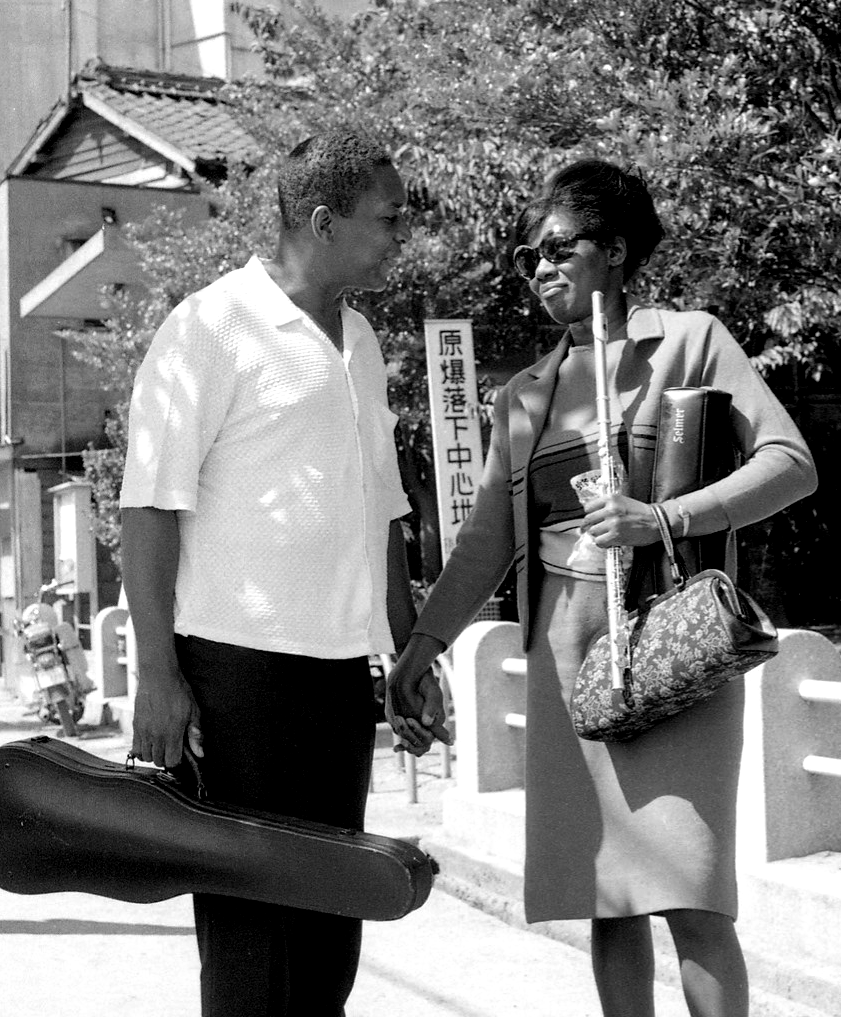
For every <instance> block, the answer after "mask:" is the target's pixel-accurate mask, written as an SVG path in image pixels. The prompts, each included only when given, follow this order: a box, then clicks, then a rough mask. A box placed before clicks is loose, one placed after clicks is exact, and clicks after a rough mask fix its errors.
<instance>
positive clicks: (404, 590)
mask: <svg viewBox="0 0 841 1017" xmlns="http://www.w3.org/2000/svg"><path fill="white" fill-rule="evenodd" d="M386 607H387V609H388V624H389V627H390V628H391V637H392V639H393V640H394V646H395V649H396V651H397V653H402V652H403V648H404V647H405V646H406V643H408V642H409V636H410V635H411V634H412V626H413V625H414V624H415V621H416V619H417V612H416V611H415V602H414V600H413V599H412V586H411V583H410V582H409V565H408V562H407V561H406V540H405V538H404V536H403V526H402V524H401V522H400V520H399V519H392V520H391V523H390V524H389V529H388V590H387V594H386Z"/></svg>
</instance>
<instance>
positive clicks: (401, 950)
mask: <svg viewBox="0 0 841 1017" xmlns="http://www.w3.org/2000/svg"><path fill="white" fill-rule="evenodd" d="M41 733H44V732H43V729H42V727H41V725H40V722H38V720H37V718H34V717H31V716H25V715H24V714H23V711H22V710H21V708H20V706H19V705H18V704H16V703H15V702H14V701H12V700H11V699H10V698H9V697H8V695H5V696H3V694H2V693H0V742H6V741H10V740H15V739H18V738H27V737H32V736H33V735H37V734H41ZM47 733H50V734H53V733H55V731H54V729H50V730H49V731H48V732H47ZM78 744H79V746H80V747H81V748H83V749H85V750H87V751H90V752H92V753H94V754H96V755H100V756H102V757H103V758H107V759H113V760H120V761H121V760H123V759H125V756H126V753H127V751H128V738H127V736H126V735H125V734H124V733H122V732H121V731H120V730H119V728H117V727H116V726H112V727H111V728H108V729H104V728H93V727H85V726H83V727H82V730H81V736H80V738H79V739H78ZM454 765H455V766H457V761H456V762H455V764H454ZM440 774H441V760H440V757H439V756H437V755H434V754H430V755H429V756H426V757H424V758H423V759H422V760H420V761H418V766H417V797H418V801H417V804H410V802H409V795H408V793H407V789H406V777H405V773H404V772H403V771H402V770H401V769H400V766H399V759H398V757H396V756H395V755H394V753H393V752H392V751H391V747H390V739H389V738H388V735H387V733H386V732H381V735H380V738H379V746H378V748H377V750H376V754H375V764H374V778H373V788H372V793H371V796H370V799H369V808H368V822H367V827H368V829H369V830H370V831H371V832H373V833H380V834H385V835H388V836H395V837H405V838H411V839H417V840H419V841H420V843H421V845H422V846H425V847H426V846H430V845H432V844H434V841H435V838H436V837H438V836H439V834H440V831H441V810H442V806H441V798H442V794H443V793H444V792H445V791H446V790H447V789H448V788H450V787H452V786H454V784H455V781H454V778H449V779H444V778H442V777H441V776H440ZM429 849H430V850H431V847H429ZM443 860H444V859H443V858H442V861H443ZM445 890H446V891H450V892H445ZM454 893H455V894H458V893H459V884H458V880H457V879H455V880H454V879H450V878H448V875H447V872H446V870H445V871H442V873H441V875H440V876H439V877H438V880H437V888H436V889H434V890H433V892H432V894H431V896H430V898H429V900H428V901H427V902H426V904H424V906H423V907H422V908H420V909H419V910H418V911H415V912H413V913H412V914H411V915H409V916H407V917H406V918H404V919H401V920H400V921H397V922H369V923H367V924H366V928H365V938H364V944H363V956H362V961H361V965H360V971H359V977H358V980H357V984H356V987H355V989H354V993H353V995H352V997H351V1001H350V1003H349V1005H348V1008H347V1017H391V1015H392V1014H397V1013H399V1014H402V1015H406V1017H444V1015H450V1017H509V1015H511V1017H515V1015H521V1014H522V1015H526V1014H527V1015H529V1017H600V1013H601V1011H600V1009H599V1006H598V1002H597V998H596V993H595V989H594V987H593V984H592V976H591V972H590V964H589V958H588V956H587V953H586V951H585V950H582V949H576V947H575V946H571V945H568V944H566V943H563V942H559V941H558V940H556V939H552V938H549V937H548V936H545V935H537V934H535V932H533V931H527V930H525V929H522V928H517V927H515V926H513V925H511V924H507V923H506V922H504V921H501V920H500V919H499V918H497V917H494V916H493V915H492V914H489V913H487V912H486V911H485V910H483V904H484V903H485V901H484V900H483V893H482V892H481V887H479V889H478V890H477V888H476V887H475V886H474V887H473V888H472V889H471V891H470V893H471V897H472V899H473V902H474V904H475V905H477V906H471V904H468V903H466V902H465V901H464V900H462V899H459V897H458V896H454V895H453V894H454ZM192 928H193V923H192V912H191V905H190V900H189V898H186V897H179V898H175V899H174V900H170V901H164V902H161V903H160V904H147V905H132V904H127V903H124V902H120V901H111V900H106V899H104V898H99V897H94V896H89V895H83V894H49V895H39V896H33V897H25V896H19V895H14V894H8V893H4V892H2V891H0V999H2V1000H3V1004H2V1006H3V1013H4V1014H9V1015H10V1017H36V1015H40V1014H42V1013H49V1014H50V1015H51V1017H115V1015H119V1017H148V1013H149V1012H150V1003H151V1009H152V1010H153V1011H154V1012H155V1013H160V1014H163V1015H165V1017H198V1014H199V1005H198V959H197V956H196V949H195V944H194V941H193V936H192ZM658 965H659V959H658ZM667 974H668V973H667ZM667 982H671V984H667ZM656 999H657V1017H686V1014H687V1011H686V1008H685V1005H684V1003H683V1000H682V994H681V993H680V991H679V989H678V988H677V987H676V985H675V983H674V978H673V974H670V975H668V977H667V979H666V981H665V982H664V981H659V982H658V984H657V986H656ZM752 1017H825V1015H819V1014H818V1013H817V1012H816V1011H814V1010H811V1009H810V1008H808V1007H805V1006H791V1005H784V1004H782V1003H780V1001H779V1000H776V999H765V998H763V997H762V995H761V994H759V995H757V996H756V998H755V999H754V1003H753V1010H752Z"/></svg>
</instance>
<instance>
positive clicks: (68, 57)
mask: <svg viewBox="0 0 841 1017" xmlns="http://www.w3.org/2000/svg"><path fill="white" fill-rule="evenodd" d="M61 9H62V10H63V11H64V57H65V66H64V71H65V73H64V98H65V101H66V102H67V103H69V102H70V82H71V81H72V80H73V0H61Z"/></svg>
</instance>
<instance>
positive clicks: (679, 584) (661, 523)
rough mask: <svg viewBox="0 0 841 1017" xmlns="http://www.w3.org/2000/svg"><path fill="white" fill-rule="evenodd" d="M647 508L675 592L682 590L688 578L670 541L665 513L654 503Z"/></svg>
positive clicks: (681, 560) (681, 561)
mask: <svg viewBox="0 0 841 1017" xmlns="http://www.w3.org/2000/svg"><path fill="white" fill-rule="evenodd" d="M648 507H649V508H650V509H651V513H652V515H653V516H654V519H655V521H656V523H657V528H658V529H659V531H660V537H661V539H662V541H663V546H664V547H665V549H666V555H667V556H668V559H669V572H670V573H671V577H672V582H673V583H674V585H675V589H676V590H682V589H683V587H684V586H685V585H686V580H687V579H688V578H689V573H688V572H687V570H686V565H684V563H683V559H682V558H681V557H680V555H679V554H678V553H677V551H675V545H674V541H673V540H672V531H671V530H670V529H669V520H668V519H667V518H666V511H665V509H664V508H663V506H662V505H660V504H659V503H658V502H654V503H653V504H651V505H649V506H648Z"/></svg>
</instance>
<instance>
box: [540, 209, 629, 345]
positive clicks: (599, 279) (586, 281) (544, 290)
mask: <svg viewBox="0 0 841 1017" xmlns="http://www.w3.org/2000/svg"><path fill="white" fill-rule="evenodd" d="M579 232H581V228H580V225H579V223H578V222H577V221H576V219H575V217H574V216H573V215H571V214H570V213H568V212H566V211H564V210H563V209H559V210H558V211H556V212H553V213H552V214H551V215H550V216H549V217H548V218H547V219H546V221H545V222H544V223H543V224H542V226H540V227H539V229H537V230H535V232H534V233H533V234H532V235H531V236H530V237H529V244H530V245H531V246H532V247H536V246H537V245H538V244H539V243H540V242H541V240H543V239H544V238H545V237H547V236H548V235H549V234H551V233H559V234H561V235H563V236H570V237H571V236H573V235H574V234H576V233H579ZM611 267H612V266H611V259H610V255H609V250H608V248H605V247H603V246H602V247H600V246H599V245H598V244H596V243H595V241H593V240H579V241H578V242H577V243H576V244H575V245H574V247H572V248H571V253H570V256H569V257H568V258H567V259H566V260H565V261H564V262H562V263H561V264H559V265H554V264H552V262H551V261H547V260H546V259H545V258H541V259H540V261H539V262H538V265H537V269H536V271H535V275H534V278H533V279H532V280H531V281H530V283H529V288H530V289H531V291H532V292H533V293H534V294H536V296H538V297H539V298H540V301H541V303H542V304H543V306H544V307H545V308H546V311H547V313H548V314H549V316H550V317H551V318H553V319H554V320H555V321H557V322H558V323H559V324H561V325H573V324H575V323H576V322H581V321H585V320H587V319H588V318H590V317H591V316H592V313H593V303H592V300H593V291H594V290H601V292H602V293H603V294H604V295H605V299H606V300H607V299H608V297H609V295H610V293H609V291H610V288H611V287H616V286H617V281H618V285H619V289H620V290H621V279H622V277H621V270H620V272H619V274H618V280H617V272H616V271H615V265H614V266H613V271H611Z"/></svg>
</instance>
